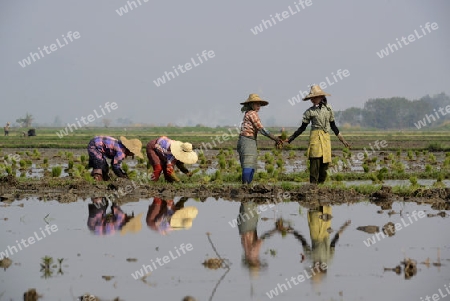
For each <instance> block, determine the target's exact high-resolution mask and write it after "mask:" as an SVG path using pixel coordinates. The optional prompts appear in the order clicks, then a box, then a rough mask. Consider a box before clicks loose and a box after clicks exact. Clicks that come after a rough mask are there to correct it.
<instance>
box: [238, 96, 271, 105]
mask: <svg viewBox="0 0 450 301" xmlns="http://www.w3.org/2000/svg"><path fill="white" fill-rule="evenodd" d="M252 102H259V103H260V104H261V106H267V105H268V104H269V102H268V101H265V100H262V99H261V98H260V97H259V95H258V94H250V95H249V96H248V98H247V100H246V101H244V102H241V105H246V104H248V103H252Z"/></svg>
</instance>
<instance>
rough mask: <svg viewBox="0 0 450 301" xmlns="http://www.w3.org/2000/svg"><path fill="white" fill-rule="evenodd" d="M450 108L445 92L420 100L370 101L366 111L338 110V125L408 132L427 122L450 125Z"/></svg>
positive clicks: (389, 99)
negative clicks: (405, 130)
mask: <svg viewBox="0 0 450 301" xmlns="http://www.w3.org/2000/svg"><path fill="white" fill-rule="evenodd" d="M448 105H450V97H449V96H448V95H446V94H445V93H441V94H437V95H434V96H433V97H430V96H429V95H427V96H424V97H422V98H421V99H419V100H408V99H406V98H403V97H392V98H375V99H369V100H368V101H367V102H366V103H365V104H364V107H363V108H355V107H352V108H348V109H346V110H344V111H336V113H335V115H336V120H337V121H338V123H339V124H340V125H343V126H347V127H348V126H350V127H365V128H376V129H407V128H415V124H416V123H417V122H418V121H419V120H424V121H427V123H428V125H429V127H437V126H442V125H446V124H449V123H450V114H449V113H447V111H446V108H445V107H446V106H448ZM441 108H442V109H441ZM439 109H441V111H439ZM441 112H442V113H441ZM427 115H428V118H427ZM431 115H433V116H434V119H435V121H434V119H433V118H432V116H431ZM438 117H439V118H438ZM424 118H425V119H424Z"/></svg>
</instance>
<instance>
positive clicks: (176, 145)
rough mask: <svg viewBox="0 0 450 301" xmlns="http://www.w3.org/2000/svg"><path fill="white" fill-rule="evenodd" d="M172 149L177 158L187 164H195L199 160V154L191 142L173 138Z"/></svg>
mask: <svg viewBox="0 0 450 301" xmlns="http://www.w3.org/2000/svg"><path fill="white" fill-rule="evenodd" d="M170 151H171V153H172V154H173V155H174V156H175V159H177V160H180V161H181V162H183V163H186V164H194V163H195V162H197V160H198V155H197V153H196V152H194V150H193V149H192V144H190V143H189V142H184V143H183V142H181V141H177V140H172V142H171V143H170Z"/></svg>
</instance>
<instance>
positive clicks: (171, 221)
mask: <svg viewBox="0 0 450 301" xmlns="http://www.w3.org/2000/svg"><path fill="white" fill-rule="evenodd" d="M187 200H188V198H187V197H182V198H180V200H178V202H176V203H175V202H174V201H173V200H163V199H161V198H158V197H154V198H153V202H152V203H151V204H150V206H148V211H147V217H146V219H145V220H146V222H147V226H148V227H149V228H150V229H152V230H154V231H157V232H159V233H160V234H161V235H166V234H167V233H169V232H170V231H172V230H180V229H190V228H191V227H192V222H193V220H194V219H195V218H196V217H197V213H198V210H197V208H196V207H194V206H188V207H184V204H185V203H186V201H187Z"/></svg>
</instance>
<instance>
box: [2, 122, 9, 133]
mask: <svg viewBox="0 0 450 301" xmlns="http://www.w3.org/2000/svg"><path fill="white" fill-rule="evenodd" d="M3 130H4V131H5V136H9V122H7V123H6V126H5V127H4V128H3Z"/></svg>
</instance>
